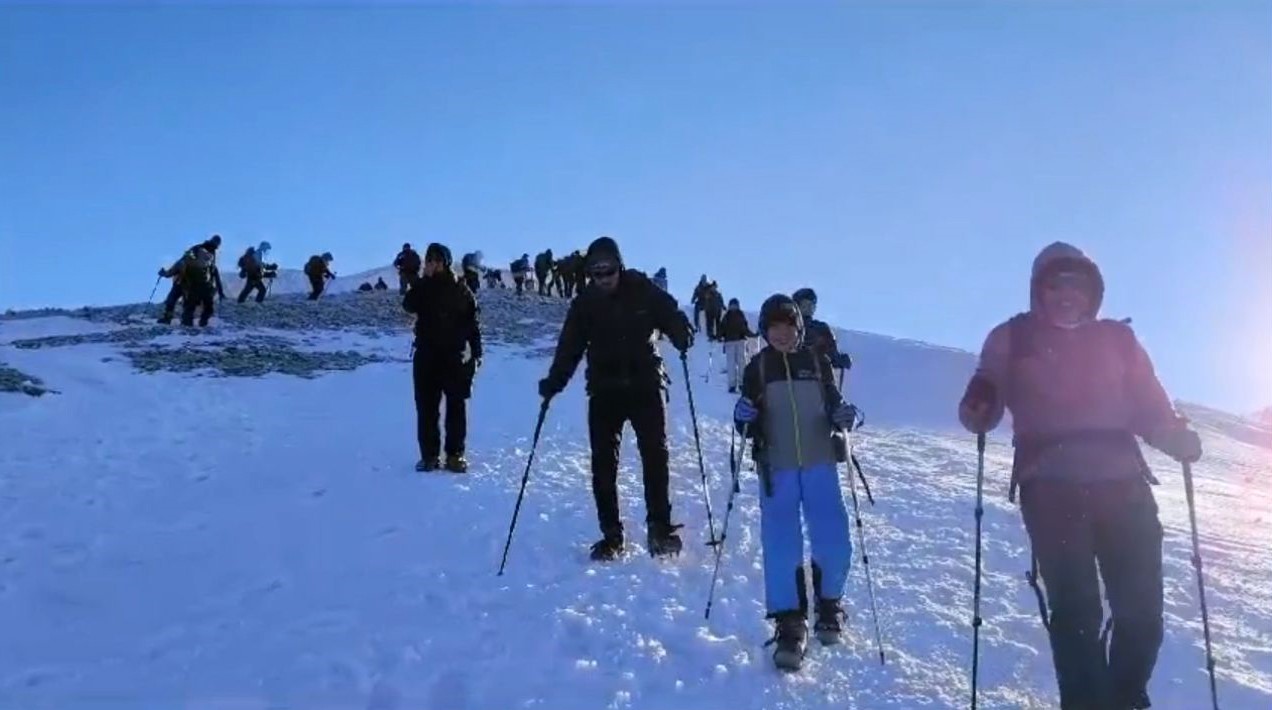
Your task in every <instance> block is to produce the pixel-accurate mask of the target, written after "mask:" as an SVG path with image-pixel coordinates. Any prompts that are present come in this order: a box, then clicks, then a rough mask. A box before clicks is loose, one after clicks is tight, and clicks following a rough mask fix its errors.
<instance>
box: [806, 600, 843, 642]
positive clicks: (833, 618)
mask: <svg viewBox="0 0 1272 710" xmlns="http://www.w3.org/2000/svg"><path fill="white" fill-rule="evenodd" d="M843 618H844V608H843V606H842V605H841V604H840V603H839V600H838V599H818V600H817V620H816V621H814V622H813V635H814V636H816V637H817V640H818V641H819V642H821V645H823V646H833V645H835V644H837V643H839V641H840V640H841V637H842V636H843V632H844V627H843Z"/></svg>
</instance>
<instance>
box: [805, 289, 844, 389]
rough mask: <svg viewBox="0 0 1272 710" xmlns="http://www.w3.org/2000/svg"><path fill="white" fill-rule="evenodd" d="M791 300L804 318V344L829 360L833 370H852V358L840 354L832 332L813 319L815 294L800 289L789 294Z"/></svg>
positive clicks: (823, 324)
mask: <svg viewBox="0 0 1272 710" xmlns="http://www.w3.org/2000/svg"><path fill="white" fill-rule="evenodd" d="M791 300H793V301H795V303H796V304H797V305H798V306H799V312H800V315H802V316H803V317H804V342H805V343H808V345H809V346H810V347H812V348H813V350H816V351H817V352H818V353H820V354H822V355H825V356H826V357H828V358H830V364H831V366H832V367H834V368H835V369H837V370H849V369H852V356H850V355H849V354H848V353H845V352H840V350H839V342H838V341H837V340H835V333H834V331H832V330H831V329H830V326H829V325H828V324H827V323H826V322H825V321H820V320H817V319H816V318H813V314H814V313H816V312H817V292H816V291H814V290H813V289H811V288H801V289H800V290H798V291H796V292H795V293H793V294H791Z"/></svg>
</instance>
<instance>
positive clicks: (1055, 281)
mask: <svg viewBox="0 0 1272 710" xmlns="http://www.w3.org/2000/svg"><path fill="white" fill-rule="evenodd" d="M1090 283H1091V279H1090V278H1088V277H1087V275H1086V274H1083V273H1081V272H1077V271H1062V272H1060V273H1057V274H1052V275H1051V276H1049V277H1047V280H1046V282H1045V283H1044V285H1045V286H1046V287H1047V288H1049V289H1061V288H1086V287H1087V286H1089V285H1090Z"/></svg>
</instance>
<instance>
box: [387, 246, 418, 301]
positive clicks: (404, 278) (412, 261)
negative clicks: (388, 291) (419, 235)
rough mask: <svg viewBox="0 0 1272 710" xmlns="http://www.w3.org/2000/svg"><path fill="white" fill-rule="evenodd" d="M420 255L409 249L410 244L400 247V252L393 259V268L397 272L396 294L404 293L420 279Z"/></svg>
mask: <svg viewBox="0 0 1272 710" xmlns="http://www.w3.org/2000/svg"><path fill="white" fill-rule="evenodd" d="M420 265H421V262H420V253H419V252H417V251H415V250H414V249H412V248H411V243H410V242H407V243H406V244H403V245H402V251H400V252H398V255H397V256H396V257H394V258H393V268H395V269H397V271H398V293H406V289H408V288H410V286H411V284H413V283H415V280H416V279H418V278H419V277H420Z"/></svg>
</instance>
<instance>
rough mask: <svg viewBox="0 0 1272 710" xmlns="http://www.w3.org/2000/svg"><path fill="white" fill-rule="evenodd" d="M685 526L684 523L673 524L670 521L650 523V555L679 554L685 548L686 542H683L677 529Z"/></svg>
mask: <svg viewBox="0 0 1272 710" xmlns="http://www.w3.org/2000/svg"><path fill="white" fill-rule="evenodd" d="M682 527H684V526H683V525H671V524H669V523H650V524H649V533H648V539H647V540H646V542H647V543H648V545H649V556H650V557H667V556H669V555H679V554H680V551H681V550H683V549H684V543H683V542H681V540H680V536H679V535H677V534H676V531H677V530H679V529H680V528H682Z"/></svg>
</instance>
